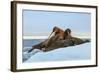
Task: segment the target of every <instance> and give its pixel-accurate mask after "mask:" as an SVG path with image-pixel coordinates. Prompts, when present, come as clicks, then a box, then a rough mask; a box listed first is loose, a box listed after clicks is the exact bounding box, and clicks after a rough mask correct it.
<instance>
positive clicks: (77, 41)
mask: <svg viewBox="0 0 100 73" xmlns="http://www.w3.org/2000/svg"><path fill="white" fill-rule="evenodd" d="M64 39H69V40H70V41H72V42H73V43H74V45H79V44H82V43H85V42H90V40H82V39H80V38H78V37H73V36H72V35H71V29H69V28H68V29H66V30H65V32H64Z"/></svg>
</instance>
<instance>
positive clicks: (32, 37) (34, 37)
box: [23, 36, 91, 39]
mask: <svg viewBox="0 0 100 73" xmlns="http://www.w3.org/2000/svg"><path fill="white" fill-rule="evenodd" d="M75 37H78V38H84V39H90V38H91V37H90V36H75ZM47 38H48V36H23V39H47Z"/></svg>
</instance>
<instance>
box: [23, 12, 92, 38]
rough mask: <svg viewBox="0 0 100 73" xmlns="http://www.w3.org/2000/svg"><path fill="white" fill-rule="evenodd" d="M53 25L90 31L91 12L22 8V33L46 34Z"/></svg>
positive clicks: (73, 29) (83, 31)
mask: <svg viewBox="0 0 100 73" xmlns="http://www.w3.org/2000/svg"><path fill="white" fill-rule="evenodd" d="M54 26H57V27H59V28H62V29H63V30H65V29H67V28H70V29H71V30H72V32H75V33H76V32H78V33H90V32H91V28H90V27H91V14H90V13H83V12H80V13H79V12H61V11H39V10H38V11H36V10H23V35H24V36H25V35H40V36H41V35H48V34H49V33H50V32H52V29H53V27H54Z"/></svg>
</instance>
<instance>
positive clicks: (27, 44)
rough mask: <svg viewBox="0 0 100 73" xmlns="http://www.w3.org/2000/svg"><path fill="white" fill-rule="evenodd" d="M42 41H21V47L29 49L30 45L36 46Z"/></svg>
mask: <svg viewBox="0 0 100 73" xmlns="http://www.w3.org/2000/svg"><path fill="white" fill-rule="evenodd" d="M42 41H44V40H43V39H23V47H31V46H32V45H35V44H38V43H40V42H42Z"/></svg>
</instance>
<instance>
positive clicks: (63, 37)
mask: <svg viewBox="0 0 100 73" xmlns="http://www.w3.org/2000/svg"><path fill="white" fill-rule="evenodd" d="M53 33H54V34H53ZM52 34H53V35H52ZM51 35H52V36H51ZM86 42H90V40H82V39H80V38H77V37H73V36H72V35H71V29H69V28H67V29H66V30H65V31H64V30H62V29H60V28H58V27H54V28H53V31H52V33H51V34H50V36H49V38H48V39H46V40H45V41H43V42H41V43H39V44H36V45H33V46H32V49H30V50H29V51H28V52H31V51H32V50H34V49H39V50H42V51H44V52H47V51H50V50H54V49H57V48H63V47H68V46H75V45H79V44H82V43H86Z"/></svg>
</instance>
